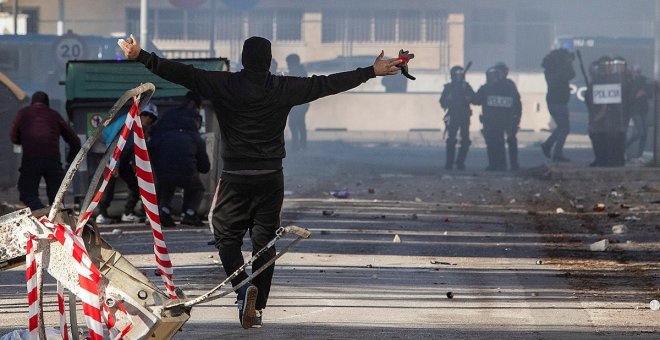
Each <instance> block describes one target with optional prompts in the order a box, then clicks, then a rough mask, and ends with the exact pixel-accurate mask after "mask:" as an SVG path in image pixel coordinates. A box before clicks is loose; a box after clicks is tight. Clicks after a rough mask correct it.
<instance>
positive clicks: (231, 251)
mask: <svg viewBox="0 0 660 340" xmlns="http://www.w3.org/2000/svg"><path fill="white" fill-rule="evenodd" d="M119 44H120V45H121V46H122V48H123V49H124V53H125V54H126V56H127V58H128V59H133V60H135V59H137V60H138V61H139V62H141V63H143V64H144V65H145V66H146V67H147V68H148V69H149V70H150V71H152V72H153V73H155V74H157V75H158V76H160V77H162V78H164V79H167V80H170V81H172V82H174V83H177V84H180V85H183V86H185V87H187V88H189V89H190V90H192V91H195V92H198V93H200V94H201V95H202V96H203V97H205V98H208V99H209V100H211V102H212V103H213V105H214V107H215V109H216V117H217V118H218V122H219V126H220V131H221V133H220V137H221V141H222V147H221V150H220V156H221V157H222V161H223V171H222V181H221V185H220V190H219V197H218V200H217V204H216V205H215V207H213V227H214V231H215V235H214V236H215V241H216V247H217V248H218V250H219V253H220V259H221V261H222V265H223V267H224V269H225V272H226V273H227V275H229V274H231V273H232V272H234V271H235V270H236V269H237V268H239V267H240V266H241V265H242V264H243V263H244V261H243V256H242V254H241V245H242V244H243V236H244V235H245V233H246V232H247V231H248V230H249V231H250V237H251V239H252V251H253V252H257V251H259V250H260V249H262V248H263V247H264V246H265V245H266V244H267V243H268V242H269V241H270V240H271V239H273V238H274V237H275V233H276V231H277V229H278V228H279V227H280V213H281V210H282V202H283V199H284V176H283V173H282V159H283V158H284V157H285V149H284V129H285V127H286V120H287V116H288V114H289V112H290V111H291V108H292V107H294V106H296V105H301V104H305V103H309V102H311V101H313V100H316V99H318V98H321V97H325V96H329V95H333V94H337V93H340V92H343V91H347V90H350V89H352V88H354V87H357V86H359V85H360V84H362V83H364V82H366V81H368V80H369V79H371V78H375V77H376V76H385V75H394V74H397V73H398V72H399V68H398V65H399V64H400V63H401V61H400V60H399V59H384V57H383V56H384V51H381V54H380V55H379V56H378V57H377V58H376V60H375V62H374V64H373V66H369V67H365V68H358V69H356V70H354V71H348V72H341V73H336V74H331V75H328V76H311V77H291V76H276V75H273V74H271V73H270V72H268V69H269V66H270V61H271V45H270V41H268V40H267V39H264V38H261V37H251V38H249V39H247V40H246V41H245V42H244V44H243V51H242V64H243V70H241V71H239V72H212V71H204V70H200V69H197V68H195V67H193V66H189V65H184V64H180V63H177V62H174V61H170V60H166V59H163V58H160V57H158V56H157V55H156V54H154V53H151V54H149V53H147V52H145V51H143V50H142V49H141V48H140V45H139V44H138V42H137V41H136V40H135V38H134V37H133V36H131V37H130V38H129V39H128V40H120V42H119ZM274 256H275V249H274V248H271V249H269V250H268V251H267V252H266V254H264V256H262V257H260V258H258V259H257V260H256V261H255V262H254V264H253V266H252V269H253V270H257V269H258V268H260V267H261V266H262V265H263V264H264V263H266V262H267V261H269V260H270V259H271V258H273V257H274ZM273 271H274V265H272V266H270V267H269V268H268V269H266V270H264V271H263V272H262V273H261V274H260V275H258V276H257V277H256V278H254V279H253V280H252V283H251V284H247V285H245V286H243V287H240V288H239V289H238V291H237V293H238V307H239V321H240V322H241V326H242V327H244V328H250V327H251V326H253V325H260V324H261V310H262V309H264V308H265V307H266V302H267V300H268V294H269V291H270V285H271V280H272V277H273ZM246 278H247V274H246V273H244V272H243V273H241V274H240V275H238V276H237V277H236V278H235V279H234V280H232V284H233V285H234V286H236V285H238V283H240V282H241V281H242V280H244V279H246Z"/></svg>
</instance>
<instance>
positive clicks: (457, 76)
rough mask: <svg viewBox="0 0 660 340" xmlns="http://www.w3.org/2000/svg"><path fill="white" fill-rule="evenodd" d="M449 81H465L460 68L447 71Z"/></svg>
mask: <svg viewBox="0 0 660 340" xmlns="http://www.w3.org/2000/svg"><path fill="white" fill-rule="evenodd" d="M449 75H450V76H451V81H462V80H464V79H465V70H464V69H463V67H461V66H454V67H452V68H451V69H450V70H449Z"/></svg>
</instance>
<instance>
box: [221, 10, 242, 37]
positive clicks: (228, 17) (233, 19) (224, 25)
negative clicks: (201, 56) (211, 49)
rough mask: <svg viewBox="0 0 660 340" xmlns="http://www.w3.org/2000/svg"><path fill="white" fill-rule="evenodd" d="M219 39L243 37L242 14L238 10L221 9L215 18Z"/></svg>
mask: <svg viewBox="0 0 660 340" xmlns="http://www.w3.org/2000/svg"><path fill="white" fill-rule="evenodd" d="M215 21H216V22H215V24H216V29H217V30H218V31H217V33H218V34H217V37H218V39H219V40H241V39H243V15H242V14H241V13H239V12H229V11H222V12H220V13H218V15H217V16H216V19H215Z"/></svg>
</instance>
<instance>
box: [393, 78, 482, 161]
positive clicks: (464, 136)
mask: <svg viewBox="0 0 660 340" xmlns="http://www.w3.org/2000/svg"><path fill="white" fill-rule="evenodd" d="M449 73H450V76H451V82H450V83H447V84H445V87H444V89H443V90H442V95H440V106H441V107H442V108H443V109H445V110H447V114H446V115H445V122H446V129H447V144H446V145H447V160H446V162H445V169H447V170H451V169H453V167H454V162H455V163H456V169H458V170H463V169H465V158H466V157H467V153H468V149H469V148H470V144H472V142H471V141H470V117H471V116H472V110H471V109H470V103H471V102H472V101H473V100H474V95H475V94H474V90H472V86H470V84H469V83H468V82H466V81H465V70H464V69H463V67H461V66H454V67H452V68H451V70H450V71H449ZM404 79H405V78H404ZM459 131H460V134H461V147H460V148H459V149H458V157H456V144H457V142H458V140H457V139H456V136H457V134H458V132H459Z"/></svg>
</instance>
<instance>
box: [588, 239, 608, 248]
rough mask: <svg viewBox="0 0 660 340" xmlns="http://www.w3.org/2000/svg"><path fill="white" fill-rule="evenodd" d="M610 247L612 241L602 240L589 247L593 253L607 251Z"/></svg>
mask: <svg viewBox="0 0 660 340" xmlns="http://www.w3.org/2000/svg"><path fill="white" fill-rule="evenodd" d="M609 245H610V241H608V240H607V239H603V240H600V241H598V242H594V243H592V244H591V245H589V250H591V251H606V250H607V248H608V247H609Z"/></svg>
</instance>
